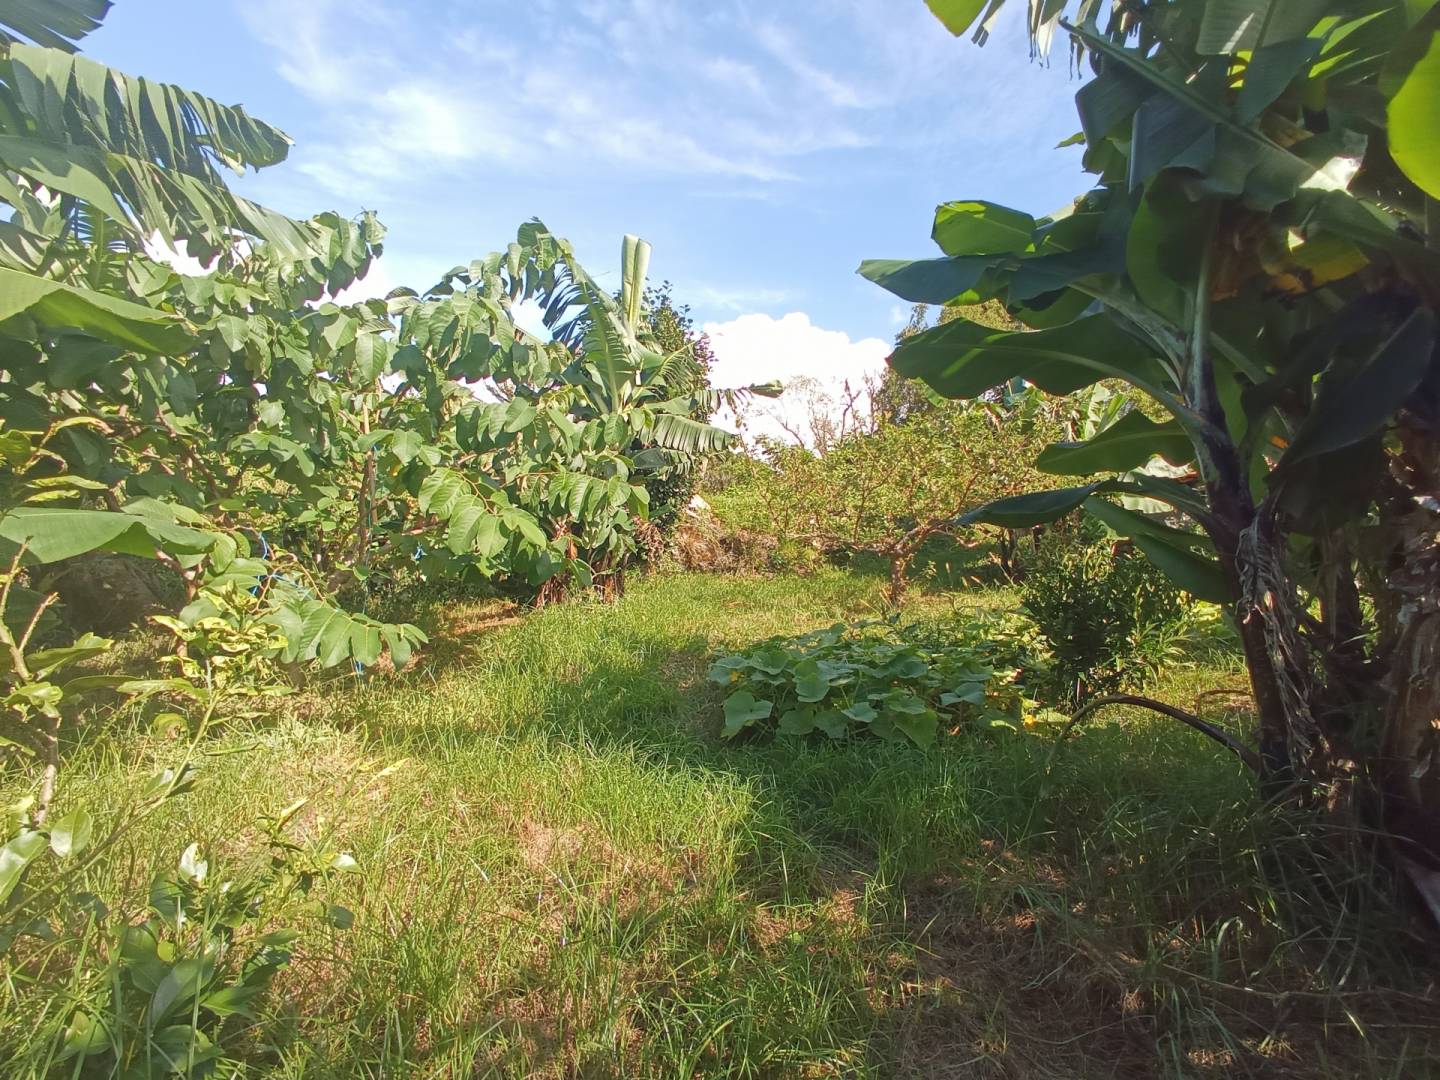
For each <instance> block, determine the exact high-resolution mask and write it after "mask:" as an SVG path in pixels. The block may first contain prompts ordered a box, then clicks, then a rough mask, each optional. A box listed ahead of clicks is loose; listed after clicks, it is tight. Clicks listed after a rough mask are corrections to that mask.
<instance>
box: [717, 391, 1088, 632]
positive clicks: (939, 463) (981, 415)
mask: <svg viewBox="0 0 1440 1080" xmlns="http://www.w3.org/2000/svg"><path fill="white" fill-rule="evenodd" d="M868 416H869V419H868V420H867V421H866V422H865V424H864V425H863V427H862V428H861V429H860V430H855V431H851V432H849V433H847V434H846V435H844V436H843V437H841V438H839V439H837V440H835V441H834V442H833V443H830V444H828V445H826V446H825V447H824V450H823V452H821V451H818V450H811V449H809V448H807V447H805V446H797V445H782V444H771V445H769V446H768V447H767V448H766V450H767V452H766V456H767V458H768V462H767V465H766V467H765V468H763V469H762V470H760V471H759V472H758V473H757V474H756V476H755V477H754V478H753V480H752V484H753V485H754V488H755V491H756V495H757V498H756V499H755V500H754V501H753V506H754V508H755V510H756V511H758V512H759V516H757V518H756V519H755V520H752V521H748V522H744V523H743V524H745V525H746V526H747V527H750V528H754V529H757V530H760V531H765V532H772V533H775V534H777V535H779V536H781V537H783V538H784V539H786V540H789V541H793V542H798V543H805V544H810V545H813V546H814V547H816V548H819V549H822V550H825V551H829V552H836V553H842V552H843V553H847V554H854V553H861V552H863V553H867V554H871V555H875V556H878V557H879V558H881V559H884V560H885V562H886V563H887V564H888V566H889V571H890V584H889V589H888V592H887V601H888V603H889V604H891V605H892V606H893V607H895V608H899V607H901V606H902V605H903V604H904V602H905V597H906V593H907V591H908V588H909V581H910V570H911V566H912V564H913V563H914V561H915V558H916V556H917V555H919V554H920V552H921V550H922V549H923V548H924V547H925V545H926V544H927V543H928V542H930V541H931V540H933V539H935V538H936V537H940V536H950V537H955V538H957V539H960V540H962V541H971V540H974V539H975V533H976V531H977V530H975V529H973V528H969V527H966V524H965V523H963V522H962V521H961V520H960V518H961V515H962V513H963V512H964V511H965V510H967V509H968V508H970V507H973V506H975V505H976V504H977V503H980V502H986V501H989V500H991V499H996V498H1000V497H1002V496H1005V495H1008V494H1014V493H1018V492H1022V491H1025V490H1026V489H1027V488H1028V487H1029V486H1030V485H1031V484H1032V483H1033V482H1034V480H1035V478H1036V475H1037V474H1036V472H1035V470H1034V468H1033V467H1032V466H1031V464H1030V461H1029V458H1028V457H1027V451H1029V450H1030V449H1031V448H1033V447H1034V446H1036V445H1043V444H1044V443H1045V442H1046V441H1048V440H1050V439H1053V438H1057V437H1058V436H1059V435H1060V434H1061V431H1062V429H1061V427H1060V425H1059V424H1058V423H1056V422H1054V421H1053V420H1052V418H1051V416H1050V415H1049V414H1048V412H1046V411H1045V410H1026V411H1020V410H1016V411H1013V412H1008V413H1007V411H1006V410H1005V409H1004V407H1003V406H1002V405H1000V404H999V403H996V402H981V403H977V404H974V405H957V404H955V403H954V402H948V401H942V402H941V403H940V404H939V405H938V406H933V407H928V408H925V409H913V410H911V411H910V412H909V413H908V414H907V415H905V416H903V417H902V418H900V419H898V420H897V419H892V418H889V417H887V416H886V415H885V414H883V413H882V412H880V411H879V409H878V408H876V407H875V406H874V405H873V404H872V408H871V411H870V412H869V414H868ZM1002 416H1008V422H1007V421H1005V420H1002Z"/></svg>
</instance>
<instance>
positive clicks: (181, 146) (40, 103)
mask: <svg viewBox="0 0 1440 1080" xmlns="http://www.w3.org/2000/svg"><path fill="white" fill-rule="evenodd" d="M10 71H11V74H10V78H11V86H12V87H13V88H14V92H15V94H16V95H17V97H18V98H19V100H20V103H21V104H22V105H23V107H24V109H25V111H26V112H27V113H28V114H29V115H30V117H31V118H32V119H33V120H34V121H35V122H36V124H37V127H38V131H37V135H38V136H39V137H40V138H45V139H48V140H50V141H54V142H70V143H74V144H75V145H77V146H88V147H92V148H95V149H99V150H103V151H106V152H114V153H118V154H125V155H127V156H129V157H135V158H139V159H141V160H143V161H152V162H154V163H155V164H157V165H159V166H161V167H162V168H165V169H173V170H176V171H179V172H184V173H188V174H189V175H191V176H194V177H198V178H200V179H204V180H208V181H211V182H215V181H218V177H217V175H216V173H215V171H214V166H215V164H216V163H220V164H224V165H226V166H228V167H230V168H231V169H233V170H235V171H236V172H243V171H244V170H245V168H247V167H250V168H256V169H260V168H264V167H265V166H267V165H274V164H276V163H277V162H280V161H283V160H284V159H285V156H286V154H287V153H289V150H290V144H291V140H290V137H289V136H288V135H286V134H285V133H284V132H283V131H281V130H280V129H279V128H277V127H274V126H272V125H270V124H267V123H265V122H264V121H261V120H256V119H254V118H253V117H251V116H249V115H248V114H247V113H246V112H245V110H244V109H242V108H240V106H238V105H221V104H220V103H219V102H218V101H215V100H213V99H211V98H208V97H205V96H204V95H203V94H196V93H193V92H192V91H189V90H184V89H182V88H180V87H178V86H172V85H170V84H168V83H158V82H155V81H154V80H151V79H145V78H136V77H134V76H130V75H126V74H124V73H123V72H120V71H116V70H115V69H113V68H109V67H106V66H105V65H104V64H99V63H96V62H95V61H94V60H91V59H89V58H88V57H83V56H75V55H72V54H68V53H64V52H60V51H57V50H54V49H44V48H37V47H35V46H32V45H16V46H14V47H13V48H11V50H10Z"/></svg>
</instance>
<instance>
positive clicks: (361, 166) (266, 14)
mask: <svg viewBox="0 0 1440 1080" xmlns="http://www.w3.org/2000/svg"><path fill="white" fill-rule="evenodd" d="M745 7H746V5H745V3H743V2H741V0H737V4H736V8H737V11H738V12H739V13H740V14H739V15H738V16H737V15H736V14H735V13H733V12H732V13H731V14H730V15H723V16H722V15H716V16H715V17H714V18H713V19H707V18H703V17H702V18H694V17H691V16H690V14H689V13H683V14H682V8H681V7H680V6H679V5H674V4H668V3H656V2H655V0H586V2H585V3H583V4H580V5H579V6H578V10H576V9H573V8H570V7H569V6H567V5H563V4H554V3H549V2H545V3H541V2H534V3H532V4H530V5H526V6H525V7H523V8H521V9H519V10H517V11H516V12H515V13H514V15H513V17H508V16H507V18H506V19H505V20H503V21H502V20H498V19H497V20H495V21H493V22H491V23H487V27H486V30H487V32H486V33H484V34H481V33H477V32H476V30H475V28H474V26H473V22H472V23H471V24H469V25H466V24H462V23H460V22H459V21H458V19H452V21H450V22H447V21H446V20H445V19H444V18H443V17H439V16H437V18H436V19H435V20H431V21H430V22H429V23H427V26H426V30H427V32H426V33H425V35H424V37H423V39H420V38H417V37H416V35H415V31H414V28H413V20H411V19H409V18H408V17H407V14H406V12H405V10H404V9H402V8H401V7H400V5H399V4H398V3H397V2H396V0H354V2H353V3H342V2H341V0H308V2H307V3H306V4H304V5H301V6H300V8H299V9H298V11H297V10H296V8H295V5H293V4H292V3H289V2H288V0H257V2H256V3H253V4H251V5H249V6H247V8H246V17H247V20H248V22H249V24H250V26H251V28H252V29H253V31H254V33H255V34H256V36H257V37H259V38H260V40H262V41H263V42H265V43H266V44H267V45H269V46H270V48H271V49H272V50H273V51H274V54H275V64H276V70H277V71H278V72H279V74H280V75H281V76H282V77H283V78H284V79H285V80H286V81H288V82H289V83H291V84H292V85H293V86H295V87H296V88H297V89H298V90H299V91H300V92H301V93H302V94H304V95H305V96H306V97H307V98H309V99H311V100H312V101H314V102H315V103H317V104H319V105H322V106H324V107H325V109H326V110H327V115H326V120H327V128H328V130H329V131H330V132H332V133H333V134H332V135H331V136H330V139H329V141H324V142H321V141H314V140H310V141H307V142H306V144H305V146H304V147H302V151H301V153H300V154H298V155H297V168H298V169H299V170H300V171H302V172H304V173H305V174H306V175H307V176H309V177H310V178H311V179H312V180H314V181H315V182H317V183H319V184H321V185H322V186H324V187H327V188H329V189H331V190H332V191H334V192H336V193H337V194H341V195H345V196H347V197H349V198H352V199H353V198H356V197H360V198H363V199H364V200H365V201H366V202H367V203H371V202H375V203H379V202H388V201H392V200H393V199H395V198H397V197H402V195H401V193H402V192H403V185H406V184H407V183H410V182H411V179H412V178H413V177H414V176H416V175H417V174H419V175H431V174H434V173H437V172H438V173H443V172H447V171H449V172H458V170H459V169H460V168H461V167H462V166H470V167H473V166H474V165H476V164H483V166H484V167H485V168H486V169H493V168H497V167H499V168H508V169H514V170H536V169H553V170H558V171H560V172H564V173H573V174H581V173H584V172H585V171H587V170H591V171H593V170H595V169H614V170H623V171H625V172H626V173H627V174H628V175H635V174H636V170H642V173H641V174H642V175H643V174H650V175H676V176H682V175H691V176H712V177H720V178H731V179H743V180H748V181H754V182H757V183H761V184H774V183H782V182H790V181H794V180H795V179H796V178H797V171H796V168H795V166H794V162H795V161H796V160H797V159H799V158H801V157H803V156H806V155H810V154H814V153H820V152H824V151H827V150H835V149H851V148H856V147H861V146H866V145H870V144H871V139H870V138H868V137H867V136H866V135H865V134H864V133H862V132H859V131H856V130H854V129H853V128H852V127H851V126H849V122H848V120H847V119H846V118H845V114H846V113H847V112H854V111H855V110H856V109H857V107H860V106H862V105H867V106H868V105H869V104H870V103H871V101H872V97H873V95H872V94H871V93H869V91H868V90H862V89H860V88H859V83H858V81H857V80H855V79H852V77H851V75H850V73H849V72H848V71H846V72H843V73H837V72H832V71H830V70H827V69H824V68H821V67H819V66H818V65H816V64H814V63H812V62H811V61H810V60H808V59H807V58H806V57H805V56H804V55H802V54H801V51H800V48H799V45H798V44H797V42H798V41H800V38H799V37H798V36H797V35H796V34H794V33H793V32H792V31H790V30H788V29H785V28H783V27H781V26H780V25H779V24H778V23H776V22H774V21H773V20H771V21H767V22H765V23H764V24H762V25H761V27H760V28H759V29H758V30H757V31H756V32H755V34H752V35H750V37H749V39H748V46H749V47H748V49H745V48H744V45H745V44H746V42H744V41H742V42H741V46H742V53H743V55H738V56H730V55H724V54H721V55H717V53H716V49H715V41H714V33H713V30H714V26H712V25H711V24H712V23H713V22H714V21H715V20H716V19H719V20H721V22H722V24H723V23H724V20H726V19H729V20H730V21H731V23H733V24H734V25H745V24H748V23H749V18H748V16H746V15H745V14H744V8H745ZM530 39H534V40H537V41H542V42H544V62H543V63H536V57H535V54H534V51H533V49H531V48H527V47H526V42H527V41H528V40H530ZM379 42H383V43H384V47H382V48H376V47H374V46H375V44H376V43H379ZM415 50H421V51H423V54H424V62H423V64H420V65H417V64H415V63H412V62H410V61H409V57H410V56H411V55H412V53H413V52H414V51H415ZM561 73H563V75H562V74H561ZM852 83H853V85H852Z"/></svg>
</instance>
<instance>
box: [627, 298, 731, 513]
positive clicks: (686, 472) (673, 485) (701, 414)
mask: <svg viewBox="0 0 1440 1080" xmlns="http://www.w3.org/2000/svg"><path fill="white" fill-rule="evenodd" d="M644 311H645V314H644V319H645V323H646V326H647V328H648V330H649V333H650V335H651V336H652V338H653V340H654V342H655V347H656V349H657V351H659V352H660V353H661V354H662V355H665V356H672V355H683V356H686V357H688V358H689V360H690V361H692V362H693V367H692V366H690V365H686V368H685V370H684V371H683V372H681V373H678V374H677V376H676V378H675V380H674V381H673V383H672V389H673V390H674V391H675V392H676V393H677V394H695V395H697V403H696V407H695V409H694V410H692V411H691V413H690V418H691V419H692V420H699V421H701V422H708V421H709V420H710V417H711V415H712V414H713V412H714V409H713V405H712V402H713V399H712V398H711V396H710V395H709V394H708V393H706V391H708V390H709V389H710V372H711V370H712V368H713V367H714V365H715V352H714V349H713V347H712V346H711V344H710V338H709V336H708V335H706V334H705V333H704V332H703V331H697V330H696V329H695V320H694V319H693V318H692V317H691V314H690V305H689V304H678V303H676V301H675V295H674V286H673V285H671V283H670V282H668V281H664V282H661V283H660V284H659V285H651V286H647V287H646V289H645V305H644ZM707 460H708V459H706V458H704V457H699V458H697V457H692V456H690V455H682V456H678V457H677V458H675V459H674V460H673V461H672V462H670V463H669V464H667V465H664V466H661V467H660V468H658V469H656V470H654V471H653V472H651V473H650V475H649V476H648V477H647V478H646V481H645V490H646V491H647V492H649V494H650V521H651V523H652V524H653V525H655V527H656V528H657V529H658V530H659V531H660V534H661V535H662V536H663V535H664V534H665V533H668V532H669V531H670V530H672V529H673V528H674V526H675V524H676V522H678V521H679V519H680V514H681V513H682V512H683V511H684V509H685V508H686V507H687V506H688V505H689V504H690V500H691V498H693V497H694V495H695V492H696V491H697V490H698V488H699V486H700V480H701V474H702V472H703V470H704V468H705V463H706V461H707Z"/></svg>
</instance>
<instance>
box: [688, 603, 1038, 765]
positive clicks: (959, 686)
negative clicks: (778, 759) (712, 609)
mask: <svg viewBox="0 0 1440 1080" xmlns="http://www.w3.org/2000/svg"><path fill="white" fill-rule="evenodd" d="M1011 656H1013V642H1012V641H1010V640H1009V639H1006V638H1003V637H1002V638H1000V639H999V642H998V648H992V647H990V645H989V644H988V642H987V641H984V640H978V639H976V640H968V641H967V640H962V639H959V638H955V637H951V636H950V635H948V634H947V633H945V632H943V631H942V630H940V629H939V628H937V627H920V626H905V627H900V626H896V625H895V624H894V623H892V622H862V623H856V624H853V625H850V626H846V625H845V624H843V623H837V624H835V625H834V626H832V627H830V628H829V629H828V630H819V631H815V632H813V633H809V634H804V635H802V636H800V637H795V638H771V639H770V640H769V641H764V642H761V643H760V644H759V645H757V646H756V647H755V648H753V649H749V650H746V651H745V652H741V653H733V654H730V655H727V656H721V657H720V658H718V659H717V660H716V661H715V662H714V664H712V665H711V667H710V680H711V681H712V682H716V683H719V684H720V685H722V686H727V687H729V688H730V693H729V695H728V696H727V697H726V699H725V726H724V729H723V732H722V734H723V735H724V737H725V738H727V739H729V738H734V737H735V736H736V735H738V734H740V732H742V731H745V730H746V729H752V728H759V727H762V726H763V727H773V728H775V729H776V730H778V731H780V732H783V733H785V734H789V735H809V734H811V733H813V732H823V733H824V734H826V735H828V736H829V737H830V738H832V739H841V738H844V737H846V736H847V735H851V734H868V735H873V736H876V737H878V738H882V739H886V740H889V741H891V742H899V741H903V740H905V739H909V740H910V741H911V742H913V743H914V744H915V745H917V746H920V747H928V746H930V745H932V744H933V743H934V742H935V737H936V734H937V732H938V731H939V728H940V724H941V721H942V719H943V720H945V721H947V723H948V724H949V725H950V726H956V725H958V724H959V723H961V722H973V723H977V724H983V725H986V726H994V725H1002V726H1006V727H1018V726H1019V724H1020V722H1021V719H1022V716H1023V712H1024V709H1025V707H1026V706H1027V705H1031V704H1033V702H1029V701H1027V699H1025V698H1024V697H1023V696H1022V695H1021V692H1020V690H1019V688H1018V685H1017V679H1018V676H1019V674H1020V668H1019V667H1018V666H1015V665H1014V664H1013V662H1011V663H1005V662H1004V660H1005V659H1010V658H1011Z"/></svg>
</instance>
